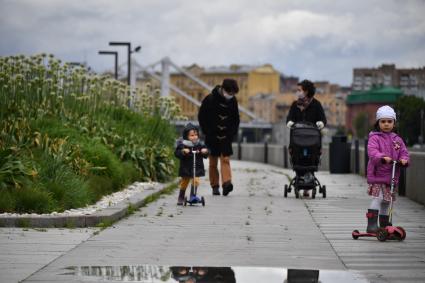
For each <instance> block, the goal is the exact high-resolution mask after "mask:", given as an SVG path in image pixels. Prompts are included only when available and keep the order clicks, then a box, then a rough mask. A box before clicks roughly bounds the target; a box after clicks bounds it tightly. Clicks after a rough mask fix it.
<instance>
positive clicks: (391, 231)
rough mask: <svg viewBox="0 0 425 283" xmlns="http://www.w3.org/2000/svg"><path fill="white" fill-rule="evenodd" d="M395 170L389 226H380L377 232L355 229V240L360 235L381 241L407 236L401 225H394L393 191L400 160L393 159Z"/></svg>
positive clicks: (392, 178)
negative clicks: (396, 169) (361, 231)
mask: <svg viewBox="0 0 425 283" xmlns="http://www.w3.org/2000/svg"><path fill="white" fill-rule="evenodd" d="M392 163H393V170H392V174H391V201H390V214H389V220H388V221H389V226H387V227H385V228H378V231H376V233H367V232H364V233H360V232H359V230H354V231H353V232H352V233H351V235H352V236H353V239H354V240H357V239H358V238H360V237H376V238H377V239H378V240H379V241H381V242H385V241H386V240H397V241H403V240H404V239H405V238H406V231H405V230H404V229H403V228H402V227H400V226H392V215H393V193H394V189H395V168H396V166H397V165H399V166H401V162H400V161H396V160H393V161H392Z"/></svg>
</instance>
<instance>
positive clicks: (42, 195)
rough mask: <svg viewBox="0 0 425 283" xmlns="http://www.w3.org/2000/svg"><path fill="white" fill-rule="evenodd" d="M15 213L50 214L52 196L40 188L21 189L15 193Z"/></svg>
mask: <svg viewBox="0 0 425 283" xmlns="http://www.w3.org/2000/svg"><path fill="white" fill-rule="evenodd" d="M13 196H14V198H15V211H16V212H19V213H23V212H27V213H49V212H51V211H52V206H53V203H54V201H53V198H52V195H51V194H50V193H49V192H47V191H44V190H41V189H39V188H20V189H17V190H15V191H14V192H13Z"/></svg>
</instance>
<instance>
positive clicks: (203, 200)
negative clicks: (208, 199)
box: [201, 197, 205, 206]
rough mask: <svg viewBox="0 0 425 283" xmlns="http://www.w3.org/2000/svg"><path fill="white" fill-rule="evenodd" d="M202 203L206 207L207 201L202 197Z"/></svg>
mask: <svg viewBox="0 0 425 283" xmlns="http://www.w3.org/2000/svg"><path fill="white" fill-rule="evenodd" d="M201 203H202V206H205V199H204V197H201Z"/></svg>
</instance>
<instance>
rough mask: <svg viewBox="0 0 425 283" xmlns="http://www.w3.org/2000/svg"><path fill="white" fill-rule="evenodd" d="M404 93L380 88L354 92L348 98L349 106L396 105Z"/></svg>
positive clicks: (396, 89)
mask: <svg viewBox="0 0 425 283" xmlns="http://www.w3.org/2000/svg"><path fill="white" fill-rule="evenodd" d="M402 95H403V91H401V90H400V89H398V88H394V87H378V88H373V89H371V90H368V91H353V92H352V93H351V94H350V95H348V96H347V104H362V103H394V102H395V101H396V100H397V99H398V98H399V97H400V96H402Z"/></svg>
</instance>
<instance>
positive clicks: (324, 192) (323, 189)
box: [322, 186, 326, 198]
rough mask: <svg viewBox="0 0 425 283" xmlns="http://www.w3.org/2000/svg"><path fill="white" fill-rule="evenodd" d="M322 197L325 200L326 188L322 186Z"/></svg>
mask: <svg viewBox="0 0 425 283" xmlns="http://www.w3.org/2000/svg"><path fill="white" fill-rule="evenodd" d="M322 196H323V198H326V186H322Z"/></svg>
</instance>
